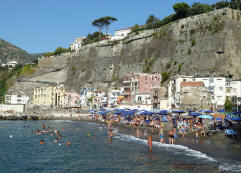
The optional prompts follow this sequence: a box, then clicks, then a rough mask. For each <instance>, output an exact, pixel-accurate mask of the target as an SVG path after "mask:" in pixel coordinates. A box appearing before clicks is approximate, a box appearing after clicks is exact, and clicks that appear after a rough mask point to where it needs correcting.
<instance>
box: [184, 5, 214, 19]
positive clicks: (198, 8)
mask: <svg viewBox="0 0 241 173" xmlns="http://www.w3.org/2000/svg"><path fill="white" fill-rule="evenodd" d="M210 11H213V7H212V6H211V5H208V4H201V3H194V4H193V5H192V7H191V8H190V9H189V16H193V15H198V14H202V13H207V12H210Z"/></svg>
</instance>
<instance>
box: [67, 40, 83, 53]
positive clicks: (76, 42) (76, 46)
mask: <svg viewBox="0 0 241 173" xmlns="http://www.w3.org/2000/svg"><path fill="white" fill-rule="evenodd" d="M84 39H85V37H80V38H77V39H75V40H74V42H73V43H72V44H70V49H71V50H72V51H75V50H77V49H80V48H81V47H82V42H83V40H84Z"/></svg>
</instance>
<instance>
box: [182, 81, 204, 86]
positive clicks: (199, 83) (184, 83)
mask: <svg viewBox="0 0 241 173" xmlns="http://www.w3.org/2000/svg"><path fill="white" fill-rule="evenodd" d="M181 86H182V87H200V86H203V82H182V83H181Z"/></svg>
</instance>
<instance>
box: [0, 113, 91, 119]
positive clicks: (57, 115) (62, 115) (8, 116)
mask: <svg viewBox="0 0 241 173" xmlns="http://www.w3.org/2000/svg"><path fill="white" fill-rule="evenodd" d="M88 116H89V114H77V113H73V114H72V113H65V112H52V113H48V114H41V113H11V114H8V113H0V120H22V121H25V120H87V119H88Z"/></svg>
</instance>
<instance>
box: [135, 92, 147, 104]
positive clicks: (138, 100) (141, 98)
mask: <svg viewBox="0 0 241 173" xmlns="http://www.w3.org/2000/svg"><path fill="white" fill-rule="evenodd" d="M134 104H151V97H150V94H136V95H135V97H134Z"/></svg>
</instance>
